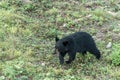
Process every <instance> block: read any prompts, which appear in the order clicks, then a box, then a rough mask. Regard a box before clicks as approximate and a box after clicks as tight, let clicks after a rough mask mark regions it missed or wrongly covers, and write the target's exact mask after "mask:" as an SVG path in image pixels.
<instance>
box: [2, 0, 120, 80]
mask: <svg viewBox="0 0 120 80" xmlns="http://www.w3.org/2000/svg"><path fill="white" fill-rule="evenodd" d="M119 10H120V3H119V1H117V0H110V1H107V0H101V1H99V0H94V1H92V0H91V1H89V0H80V1H77V0H74V1H72V0H52V1H50V0H31V1H30V2H28V3H25V2H23V1H22V0H1V1H0V80H59V79H60V80H99V79H100V80H119V79H120V67H119V66H120V65H119V63H120V62H119V61H120V60H119V57H120V55H119V53H120V50H119V45H120V39H119V38H120V27H119V26H120V22H119V19H120V16H119V13H120V12H119ZM56 30H57V33H58V36H59V37H63V36H65V35H68V34H70V33H73V32H76V31H85V32H88V33H90V34H91V35H92V36H93V38H94V39H95V42H96V44H97V47H98V48H99V49H100V51H101V54H102V58H101V59H100V60H96V58H95V57H94V56H93V55H91V54H87V55H86V56H82V55H80V54H77V57H76V59H75V61H73V63H71V64H69V65H67V64H64V65H60V64H59V59H58V56H57V55H53V54H52V53H53V52H54V45H55V41H54V37H55V34H56ZM109 42H112V44H113V45H112V48H109V49H107V48H106V45H107V44H108V43H109ZM67 58H68V57H66V59H67Z"/></svg>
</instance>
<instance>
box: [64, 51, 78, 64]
mask: <svg viewBox="0 0 120 80" xmlns="http://www.w3.org/2000/svg"><path fill="white" fill-rule="evenodd" d="M68 55H69V59H68V61H66V64H70V63H71V62H72V61H73V60H74V59H75V56H76V53H75V52H70V53H68Z"/></svg>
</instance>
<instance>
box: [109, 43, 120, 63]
mask: <svg viewBox="0 0 120 80" xmlns="http://www.w3.org/2000/svg"><path fill="white" fill-rule="evenodd" d="M111 60H112V64H114V65H120V44H113V51H112V54H111Z"/></svg>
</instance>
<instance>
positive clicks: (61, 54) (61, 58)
mask: <svg viewBox="0 0 120 80" xmlns="http://www.w3.org/2000/svg"><path fill="white" fill-rule="evenodd" d="M65 54H66V53H64V54H63V53H59V60H60V64H63V63H64V56H65Z"/></svg>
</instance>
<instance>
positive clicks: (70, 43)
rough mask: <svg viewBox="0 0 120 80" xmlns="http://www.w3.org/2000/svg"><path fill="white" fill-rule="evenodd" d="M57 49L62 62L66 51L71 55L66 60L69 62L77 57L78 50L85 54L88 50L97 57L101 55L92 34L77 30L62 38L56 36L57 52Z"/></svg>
mask: <svg viewBox="0 0 120 80" xmlns="http://www.w3.org/2000/svg"><path fill="white" fill-rule="evenodd" d="M57 51H58V52H59V60H60V64H63V63H64V56H65V55H66V53H68V55H69V60H68V61H66V63H67V64H69V63H71V62H72V61H73V60H74V59H75V56H76V53H77V52H80V53H82V54H83V55H84V54H86V52H87V51H88V52H90V53H91V54H93V55H95V56H96V58H97V59H99V58H100V57H101V54H100V51H99V50H98V48H97V47H96V44H95V42H94V40H93V38H92V36H91V35H90V34H88V33H86V32H76V33H73V34H71V35H69V36H66V37H64V38H62V39H59V38H58V37H57V36H56V45H55V53H57Z"/></svg>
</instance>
